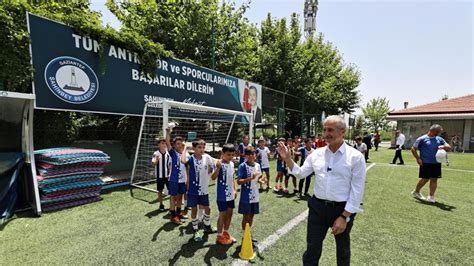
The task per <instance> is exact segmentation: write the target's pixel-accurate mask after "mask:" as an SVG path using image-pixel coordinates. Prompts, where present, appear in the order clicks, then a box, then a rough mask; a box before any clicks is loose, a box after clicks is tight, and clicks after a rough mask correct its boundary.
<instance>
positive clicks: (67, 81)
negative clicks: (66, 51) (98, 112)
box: [44, 56, 99, 104]
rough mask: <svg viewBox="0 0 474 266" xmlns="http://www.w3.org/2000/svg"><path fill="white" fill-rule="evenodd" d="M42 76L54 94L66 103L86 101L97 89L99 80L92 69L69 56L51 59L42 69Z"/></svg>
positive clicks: (93, 95)
mask: <svg viewBox="0 0 474 266" xmlns="http://www.w3.org/2000/svg"><path fill="white" fill-rule="evenodd" d="M44 78H45V81H46V84H48V87H49V89H50V90H51V91H52V92H53V93H54V95H56V96H57V97H58V98H59V99H61V100H63V101H65V102H68V103H73V104H82V103H86V102H88V101H90V100H92V99H94V97H95V96H96V95H97V92H98V91H99V80H98V79H97V76H96V74H95V73H94V70H92V68H91V67H90V66H88V65H87V64H86V63H84V62H82V61H81V60H79V59H77V58H74V57H70V56H61V57H56V58H55V59H53V60H51V61H50V62H49V63H48V65H47V66H46V69H45V70H44Z"/></svg>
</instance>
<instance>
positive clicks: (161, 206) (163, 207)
mask: <svg viewBox="0 0 474 266" xmlns="http://www.w3.org/2000/svg"><path fill="white" fill-rule="evenodd" d="M159 210H160V212H162V211H164V210H165V205H163V204H160V209H159Z"/></svg>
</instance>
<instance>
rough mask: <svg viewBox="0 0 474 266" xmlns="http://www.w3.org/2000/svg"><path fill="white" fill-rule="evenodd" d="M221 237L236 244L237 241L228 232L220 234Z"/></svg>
mask: <svg viewBox="0 0 474 266" xmlns="http://www.w3.org/2000/svg"><path fill="white" fill-rule="evenodd" d="M222 235H223V236H225V237H226V238H227V239H229V240H230V241H231V242H232V243H236V242H237V239H235V238H234V237H233V236H232V235H231V234H230V233H229V232H227V231H224V233H223V234H222Z"/></svg>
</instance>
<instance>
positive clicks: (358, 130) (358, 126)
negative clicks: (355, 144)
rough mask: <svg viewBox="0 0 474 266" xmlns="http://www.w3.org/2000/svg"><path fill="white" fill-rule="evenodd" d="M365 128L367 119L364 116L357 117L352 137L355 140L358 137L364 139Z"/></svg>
mask: <svg viewBox="0 0 474 266" xmlns="http://www.w3.org/2000/svg"><path fill="white" fill-rule="evenodd" d="M364 127H365V118H364V116H362V115H359V116H357V118H356V121H355V125H354V128H353V133H352V137H353V138H355V137H357V136H361V137H362V133H363V131H364Z"/></svg>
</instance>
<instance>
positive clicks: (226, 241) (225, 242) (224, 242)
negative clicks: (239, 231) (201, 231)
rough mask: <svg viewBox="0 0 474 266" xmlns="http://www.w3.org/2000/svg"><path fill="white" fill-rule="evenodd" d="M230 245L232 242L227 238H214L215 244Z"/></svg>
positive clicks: (222, 236) (223, 236)
mask: <svg viewBox="0 0 474 266" xmlns="http://www.w3.org/2000/svg"><path fill="white" fill-rule="evenodd" d="M232 243H233V242H232V240H231V239H229V238H227V237H226V236H225V235H220V236H217V237H216V244H220V245H224V246H227V245H231V244H232Z"/></svg>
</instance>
